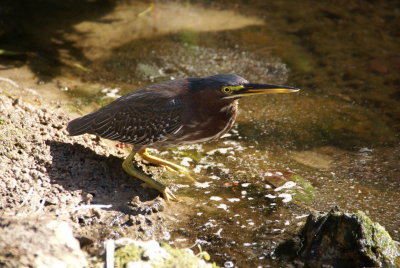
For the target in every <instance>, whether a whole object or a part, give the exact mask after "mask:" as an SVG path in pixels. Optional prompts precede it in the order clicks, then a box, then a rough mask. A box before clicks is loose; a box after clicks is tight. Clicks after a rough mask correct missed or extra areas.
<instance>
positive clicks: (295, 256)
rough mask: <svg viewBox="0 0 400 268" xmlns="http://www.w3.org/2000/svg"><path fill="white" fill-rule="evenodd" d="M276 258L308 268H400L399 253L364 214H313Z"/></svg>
mask: <svg viewBox="0 0 400 268" xmlns="http://www.w3.org/2000/svg"><path fill="white" fill-rule="evenodd" d="M275 253H276V255H277V256H278V257H280V258H281V259H285V260H288V261H291V262H294V263H297V264H299V263H300V264H301V266H303V265H304V266H305V267H399V266H400V249H399V247H398V245H396V244H395V242H394V241H393V240H392V238H391V237H390V235H389V234H388V233H387V232H386V230H385V229H384V228H383V227H382V226H381V225H380V224H379V223H375V222H372V221H371V220H370V219H369V218H368V217H367V215H365V213H364V212H361V211H358V212H357V213H354V214H350V213H344V212H342V211H339V210H338V209H333V210H332V211H330V212H329V213H326V214H323V213H313V214H311V215H309V216H308V218H307V222H306V224H305V225H304V227H303V228H302V230H301V231H300V232H299V234H298V235H297V236H296V237H294V238H292V239H290V240H287V241H285V242H284V243H282V244H280V245H279V246H278V247H277V249H276V251H275Z"/></svg>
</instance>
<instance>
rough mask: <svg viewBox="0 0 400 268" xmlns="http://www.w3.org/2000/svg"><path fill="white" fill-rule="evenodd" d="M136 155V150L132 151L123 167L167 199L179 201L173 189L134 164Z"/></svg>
mask: <svg viewBox="0 0 400 268" xmlns="http://www.w3.org/2000/svg"><path fill="white" fill-rule="evenodd" d="M134 156H135V152H133V151H132V152H131V153H130V154H129V156H128V157H127V158H126V159H125V160H124V162H123V163H122V168H123V169H124V170H125V172H126V173H128V174H129V175H130V176H132V177H135V178H138V179H140V180H142V181H144V182H145V184H146V185H147V186H149V187H151V188H153V189H156V190H157V191H159V192H160V193H162V195H163V197H164V199H165V201H171V200H172V201H178V198H177V197H176V196H175V195H174V194H173V193H172V191H171V190H170V189H169V188H168V187H167V186H165V185H164V184H162V183H160V182H158V181H156V180H154V179H153V178H151V177H150V176H149V175H147V174H146V173H144V172H143V171H141V170H139V169H137V168H135V166H134V165H133V163H132V162H133V158H134Z"/></svg>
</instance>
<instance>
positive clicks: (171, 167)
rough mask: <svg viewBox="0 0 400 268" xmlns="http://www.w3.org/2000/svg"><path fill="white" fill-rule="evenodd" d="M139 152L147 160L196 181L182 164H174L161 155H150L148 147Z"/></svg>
mask: <svg viewBox="0 0 400 268" xmlns="http://www.w3.org/2000/svg"><path fill="white" fill-rule="evenodd" d="M138 154H139V155H140V156H141V157H142V158H143V159H144V160H146V161H148V162H150V163H152V164H155V165H160V166H164V167H166V168H167V169H168V170H172V171H175V172H178V173H181V174H184V175H185V176H186V177H187V178H189V179H190V180H192V181H196V180H195V179H193V177H192V176H191V175H190V171H189V170H188V169H187V168H185V167H182V166H180V165H177V164H174V163H172V162H169V161H167V160H164V159H161V158H159V157H156V156H153V155H150V154H149V152H147V148H143V149H141V150H140V151H139V152H138Z"/></svg>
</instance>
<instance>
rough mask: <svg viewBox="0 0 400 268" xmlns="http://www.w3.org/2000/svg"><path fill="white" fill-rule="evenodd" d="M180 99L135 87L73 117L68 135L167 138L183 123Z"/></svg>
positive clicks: (145, 140)
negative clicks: (93, 110)
mask: <svg viewBox="0 0 400 268" xmlns="http://www.w3.org/2000/svg"><path fill="white" fill-rule="evenodd" d="M183 106H184V105H183V101H181V100H180V99H179V98H173V97H171V96H165V95H163V94H160V93H159V92H157V91H153V90H152V91H149V90H138V91H135V92H132V93H131V94H128V95H125V96H123V97H121V98H120V99H118V100H116V101H114V102H112V103H110V104H109V105H107V106H105V107H103V108H101V109H100V110H98V111H96V112H93V113H90V114H88V115H85V116H83V117H80V118H77V119H75V120H72V121H71V122H70V123H69V125H68V127H67V130H68V131H69V133H70V135H80V134H83V133H90V134H95V135H99V136H100V137H103V138H107V139H111V140H117V141H120V142H126V143H131V144H140V145H149V144H152V143H155V142H159V141H163V140H166V139H167V137H169V136H170V135H173V133H175V132H176V131H178V130H179V129H180V128H181V126H182V116H183V114H184V113H183Z"/></svg>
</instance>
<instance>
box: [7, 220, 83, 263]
mask: <svg viewBox="0 0 400 268" xmlns="http://www.w3.org/2000/svg"><path fill="white" fill-rule="evenodd" d="M2 265H4V266H2ZM0 266H1V267H43V268H45V267H71V268H72V267H73V268H75V267H87V266H88V263H87V260H86V258H85V255H84V253H83V252H82V251H81V249H80V247H79V242H78V241H77V240H76V239H75V238H74V237H73V235H72V229H71V227H70V226H69V225H68V224H67V223H66V222H60V221H54V220H46V219H45V220H43V219H41V220H39V219H27V218H24V219H21V218H15V219H3V218H1V219H0Z"/></svg>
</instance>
